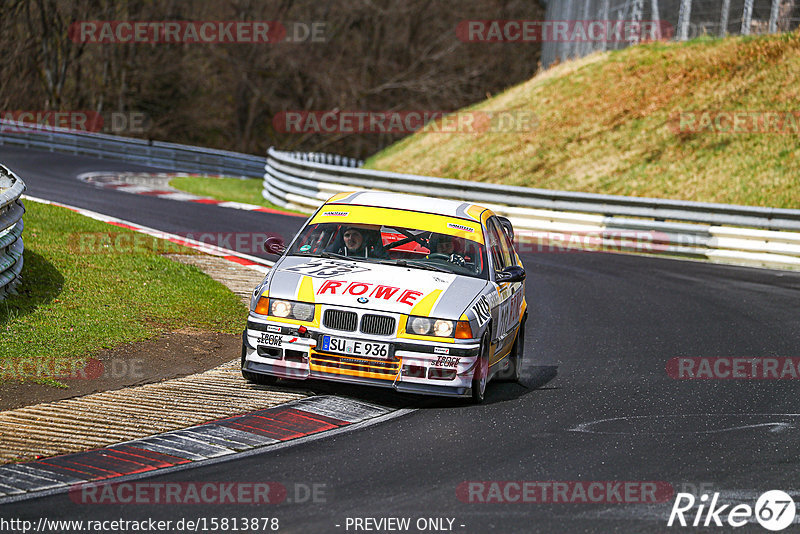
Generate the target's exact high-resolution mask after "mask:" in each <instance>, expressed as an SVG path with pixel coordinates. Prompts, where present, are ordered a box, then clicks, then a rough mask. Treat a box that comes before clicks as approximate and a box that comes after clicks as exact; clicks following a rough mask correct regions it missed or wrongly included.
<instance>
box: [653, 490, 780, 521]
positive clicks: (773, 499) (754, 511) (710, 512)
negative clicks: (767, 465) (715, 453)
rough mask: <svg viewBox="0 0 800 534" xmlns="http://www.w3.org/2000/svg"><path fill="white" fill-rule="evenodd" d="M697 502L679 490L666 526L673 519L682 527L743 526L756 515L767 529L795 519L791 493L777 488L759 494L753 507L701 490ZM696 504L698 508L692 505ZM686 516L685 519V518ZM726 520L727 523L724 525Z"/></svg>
mask: <svg viewBox="0 0 800 534" xmlns="http://www.w3.org/2000/svg"><path fill="white" fill-rule="evenodd" d="M699 501H700V502H699V503H697V499H696V498H695V496H694V495H692V494H691V493H678V495H677V496H676V497H675V503H674V504H673V505H672V512H670V514H669V521H667V526H668V527H671V526H673V524H675V523H676V521H677V525H676V526H678V525H680V526H682V527H686V526H693V527H711V526H716V527H722V526H730V527H733V528H738V527H743V526H744V525H746V524H747V523H749V522H752V521H753V518H755V520H756V521H758V523H759V524H760V525H761V526H762V527H764V528H765V529H767V530H772V531H778V530H783V529H785V528H786V527H788V526H789V525H791V524H792V522H793V521H794V516H795V514H796V509H795V504H794V500H793V499H792V497H791V496H790V495H789V494H788V493H786V492H783V491H780V490H771V491H768V492H766V493H764V494H762V495H761V496H760V497H759V498H758V500H757V501H756V504H755V507H751V506H750V505H749V504H744V503H742V504H736V505H733V504H730V503H729V504H719V502H718V501H719V493H714V496H713V497H712V498H711V502H708V501H709V498H708V495H707V494H703V495H702V496H701V497H700V499H699ZM697 504H699V506H697V511H696V512H695V511H694V510H693V509H694V508H695V506H696V505H697ZM687 518H688V519H687ZM726 523H727V525H726Z"/></svg>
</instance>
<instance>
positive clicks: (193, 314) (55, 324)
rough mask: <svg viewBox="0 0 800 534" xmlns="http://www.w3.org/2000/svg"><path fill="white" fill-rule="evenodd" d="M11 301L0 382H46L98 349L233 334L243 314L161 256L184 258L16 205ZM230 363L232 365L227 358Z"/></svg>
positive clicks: (2, 323)
mask: <svg viewBox="0 0 800 534" xmlns="http://www.w3.org/2000/svg"><path fill="white" fill-rule="evenodd" d="M26 208H27V212H26V214H25V218H24V220H25V232H24V234H23V239H24V242H25V254H24V261H25V264H24V267H23V271H22V275H23V279H22V283H21V284H20V285H19V286H18V288H17V289H18V291H19V295H16V296H12V297H9V298H8V299H6V300H5V301H2V302H0V381H2V380H4V379H5V380H7V379H19V378H25V377H23V376H20V375H23V374H24V375H27V374H28V372H29V371H33V373H32V374H31V375H30V376H28V377H27V378H28V379H34V380H36V381H40V382H45V383H52V384H53V385H58V382H57V381H53V380H52V379H48V378H46V377H45V376H44V374H43V373H41V372H38V373H37V372H36V371H37V368H36V365H35V364H34V363H33V362H47V363H46V365H44V366H43V367H40V368H39V369H38V370H39V371H42V370H47V369H49V368H60V366H66V368H70V369H74V368H75V366H76V365H78V364H80V363H81V362H83V361H84V360H85V359H86V358H89V357H90V356H91V355H92V354H93V353H95V352H97V351H99V350H100V349H103V348H111V347H115V346H118V345H120V344H122V343H127V342H134V341H142V340H146V339H151V338H153V337H156V336H157V335H159V334H161V333H164V332H168V331H172V330H175V329H178V328H184V327H194V328H199V329H204V330H210V331H215V332H223V333H231V334H235V333H238V332H240V331H241V329H242V328H243V325H244V323H245V320H246V317H247V310H246V309H245V306H244V305H243V304H242V302H241V301H240V300H239V298H238V297H237V296H236V295H234V294H233V293H232V292H231V291H229V290H228V289H226V288H225V287H224V286H223V285H222V284H220V283H219V282H216V281H214V280H212V279H211V278H209V277H208V276H207V275H206V274H204V273H203V272H201V271H199V270H198V269H197V268H195V267H192V266H189V265H184V264H181V263H177V262H174V261H172V260H169V259H167V258H164V257H162V256H161V255H160V253H162V252H173V253H174V252H182V253H189V254H192V253H194V251H192V250H191V249H187V248H184V247H179V246H178V245H174V244H172V243H169V242H167V241H163V240H159V239H155V238H151V237H149V236H143V235H142V234H137V233H135V232H132V231H130V230H125V229H122V228H117V227H113V226H109V225H107V224H105V223H102V222H99V221H95V220H92V219H89V218H86V217H83V216H81V215H78V214H76V213H73V212H71V211H69V210H67V209H64V208H60V207H56V206H49V205H44V204H38V203H36V202H32V201H28V202H26ZM234 356H235V355H233V356H232V357H234Z"/></svg>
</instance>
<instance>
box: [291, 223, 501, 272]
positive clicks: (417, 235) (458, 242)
mask: <svg viewBox="0 0 800 534" xmlns="http://www.w3.org/2000/svg"><path fill="white" fill-rule="evenodd" d="M287 254H288V255H290V256H318V257H328V258H342V259H348V260H357V261H369V262H379V263H383V264H389V265H400V266H406V267H413V268H419V269H428V270H434V271H444V272H452V273H455V274H460V275H466V276H473V277H477V278H484V279H485V278H486V277H487V269H486V253H485V248H484V246H483V244H481V243H479V242H477V241H474V240H471V239H468V238H465V237H460V236H455V235H450V234H441V233H436V232H431V231H426V230H420V229H416V228H406V227H397V226H381V225H368V224H340V223H318V224H309V225H307V226H306V227H305V228H303V230H302V231H301V232H300V233H299V234H298V235H297V237H296V238H295V239H294V241H293V242H292V245H291V247H290V248H289V250H288V252H287Z"/></svg>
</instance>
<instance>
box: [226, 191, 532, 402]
mask: <svg viewBox="0 0 800 534" xmlns="http://www.w3.org/2000/svg"><path fill="white" fill-rule="evenodd" d="M513 235H514V234H513V229H512V227H511V223H510V222H509V221H508V220H507V219H505V218H502V217H498V216H497V215H495V214H494V213H493V212H492V211H491V210H489V209H486V208H484V207H482V206H478V205H476V204H470V203H466V202H457V201H449V200H440V199H433V198H427V197H417V196H411V195H401V194H396V193H381V192H366V191H364V192H352V193H340V194H337V195H335V196H333V197H332V198H331V199H329V200H328V201H327V202H326V203H325V204H323V205H322V207H320V208H319V209H318V210H317V212H316V213H314V215H312V216H311V217H310V218H309V220H308V221H307V223H306V224H305V226H304V227H303V228H302V230H300V232H299V233H298V234H297V235H296V236H295V238H294V239H293V241H292V242H291V243H290V245H289V246H288V247H286V248H285V250H283V251H282V255H281V257H280V259H279V260H278V261H277V262H276V263H275V265H274V267H273V268H272V269H271V271H270V272H269V273H268V274H267V276H266V277H265V278H264V280H263V281H262V282H261V284H259V286H258V287H256V289H255V291H254V292H253V298H252V301H251V304H250V314H249V317H248V320H247V329H246V330H245V331H244V334H243V346H242V374H243V375H244V377H245V378H246V379H247V380H250V381H252V382H257V383H261V384H271V383H274V382H275V381H277V379H278V378H286V379H292V380H305V379H309V378H311V379H323V380H333V381H338V382H350V383H357V384H371V385H376V386H384V387H391V388H394V389H396V390H398V391H402V392H410V393H422V394H430V395H444V396H451V397H470V396H471V397H472V398H473V400H475V401H476V402H481V401H483V398H484V394H485V391H486V384H487V383H488V382H489V381H490V380H491V379H492V378H493V377H498V378H501V379H506V380H518V379H519V376H520V368H521V365H522V359H523V353H524V348H525V320H526V317H527V311H526V310H527V305H526V302H525V282H524V280H525V270H524V268H523V266H522V262H521V261H520V259H519V256H518V255H517V253H516V251H515V250H514V246H513ZM270 247H271V250H273V251H275V250H274V243H271V244H268V248H270Z"/></svg>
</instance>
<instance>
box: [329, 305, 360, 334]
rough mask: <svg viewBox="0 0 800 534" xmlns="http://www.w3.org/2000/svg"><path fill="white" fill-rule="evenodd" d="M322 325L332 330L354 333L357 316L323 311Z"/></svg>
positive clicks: (340, 311) (351, 313)
mask: <svg viewBox="0 0 800 534" xmlns="http://www.w3.org/2000/svg"><path fill="white" fill-rule="evenodd" d="M322 324H323V325H324V326H326V327H328V328H330V329H332V330H344V331H346V332H355V331H356V325H358V314H357V313H356V312H349V311H342V310H325V314H324V315H323V316H322Z"/></svg>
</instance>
